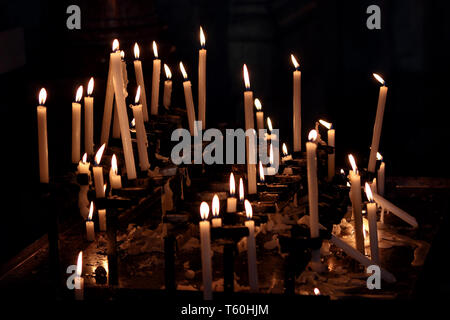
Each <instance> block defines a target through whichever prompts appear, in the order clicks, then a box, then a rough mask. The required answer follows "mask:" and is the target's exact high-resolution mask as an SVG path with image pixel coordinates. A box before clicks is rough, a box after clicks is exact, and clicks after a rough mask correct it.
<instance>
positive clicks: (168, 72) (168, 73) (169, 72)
mask: <svg viewBox="0 0 450 320" xmlns="http://www.w3.org/2000/svg"><path fill="white" fill-rule="evenodd" d="M164 71H165V72H166V78H167V80H170V79H172V72H171V71H170V69H169V67H168V66H167V64H165V63H164Z"/></svg>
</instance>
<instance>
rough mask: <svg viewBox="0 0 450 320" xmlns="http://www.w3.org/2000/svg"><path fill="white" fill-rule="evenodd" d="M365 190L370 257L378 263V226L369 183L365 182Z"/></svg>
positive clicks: (375, 207)
mask: <svg viewBox="0 0 450 320" xmlns="http://www.w3.org/2000/svg"><path fill="white" fill-rule="evenodd" d="M365 191H366V196H367V199H368V200H369V203H367V205H366V207H367V218H368V220H369V234H370V257H371V259H372V261H373V262H374V263H375V264H376V265H379V264H380V256H379V253H378V227H377V205H376V203H375V202H373V196H372V190H371V188H370V185H369V184H368V183H367V182H366V184H365Z"/></svg>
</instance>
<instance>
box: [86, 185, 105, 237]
mask: <svg viewBox="0 0 450 320" xmlns="http://www.w3.org/2000/svg"><path fill="white" fill-rule="evenodd" d="M102 189H103V186H102ZM93 214H94V203H93V202H92V201H91V206H90V207H89V216H88V219H87V220H86V239H87V241H94V240H95V231H94V221H92V215H93Z"/></svg>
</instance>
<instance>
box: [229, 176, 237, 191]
mask: <svg viewBox="0 0 450 320" xmlns="http://www.w3.org/2000/svg"><path fill="white" fill-rule="evenodd" d="M235 193H236V181H235V180H234V174H233V172H232V173H230V197H234V194H235Z"/></svg>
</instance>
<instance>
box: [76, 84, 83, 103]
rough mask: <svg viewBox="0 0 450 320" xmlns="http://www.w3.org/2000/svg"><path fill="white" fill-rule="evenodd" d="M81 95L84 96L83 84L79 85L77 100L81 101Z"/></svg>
mask: <svg viewBox="0 0 450 320" xmlns="http://www.w3.org/2000/svg"><path fill="white" fill-rule="evenodd" d="M81 97H83V86H79V87H78V90H77V94H76V95H75V101H76V102H80V101H81Z"/></svg>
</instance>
